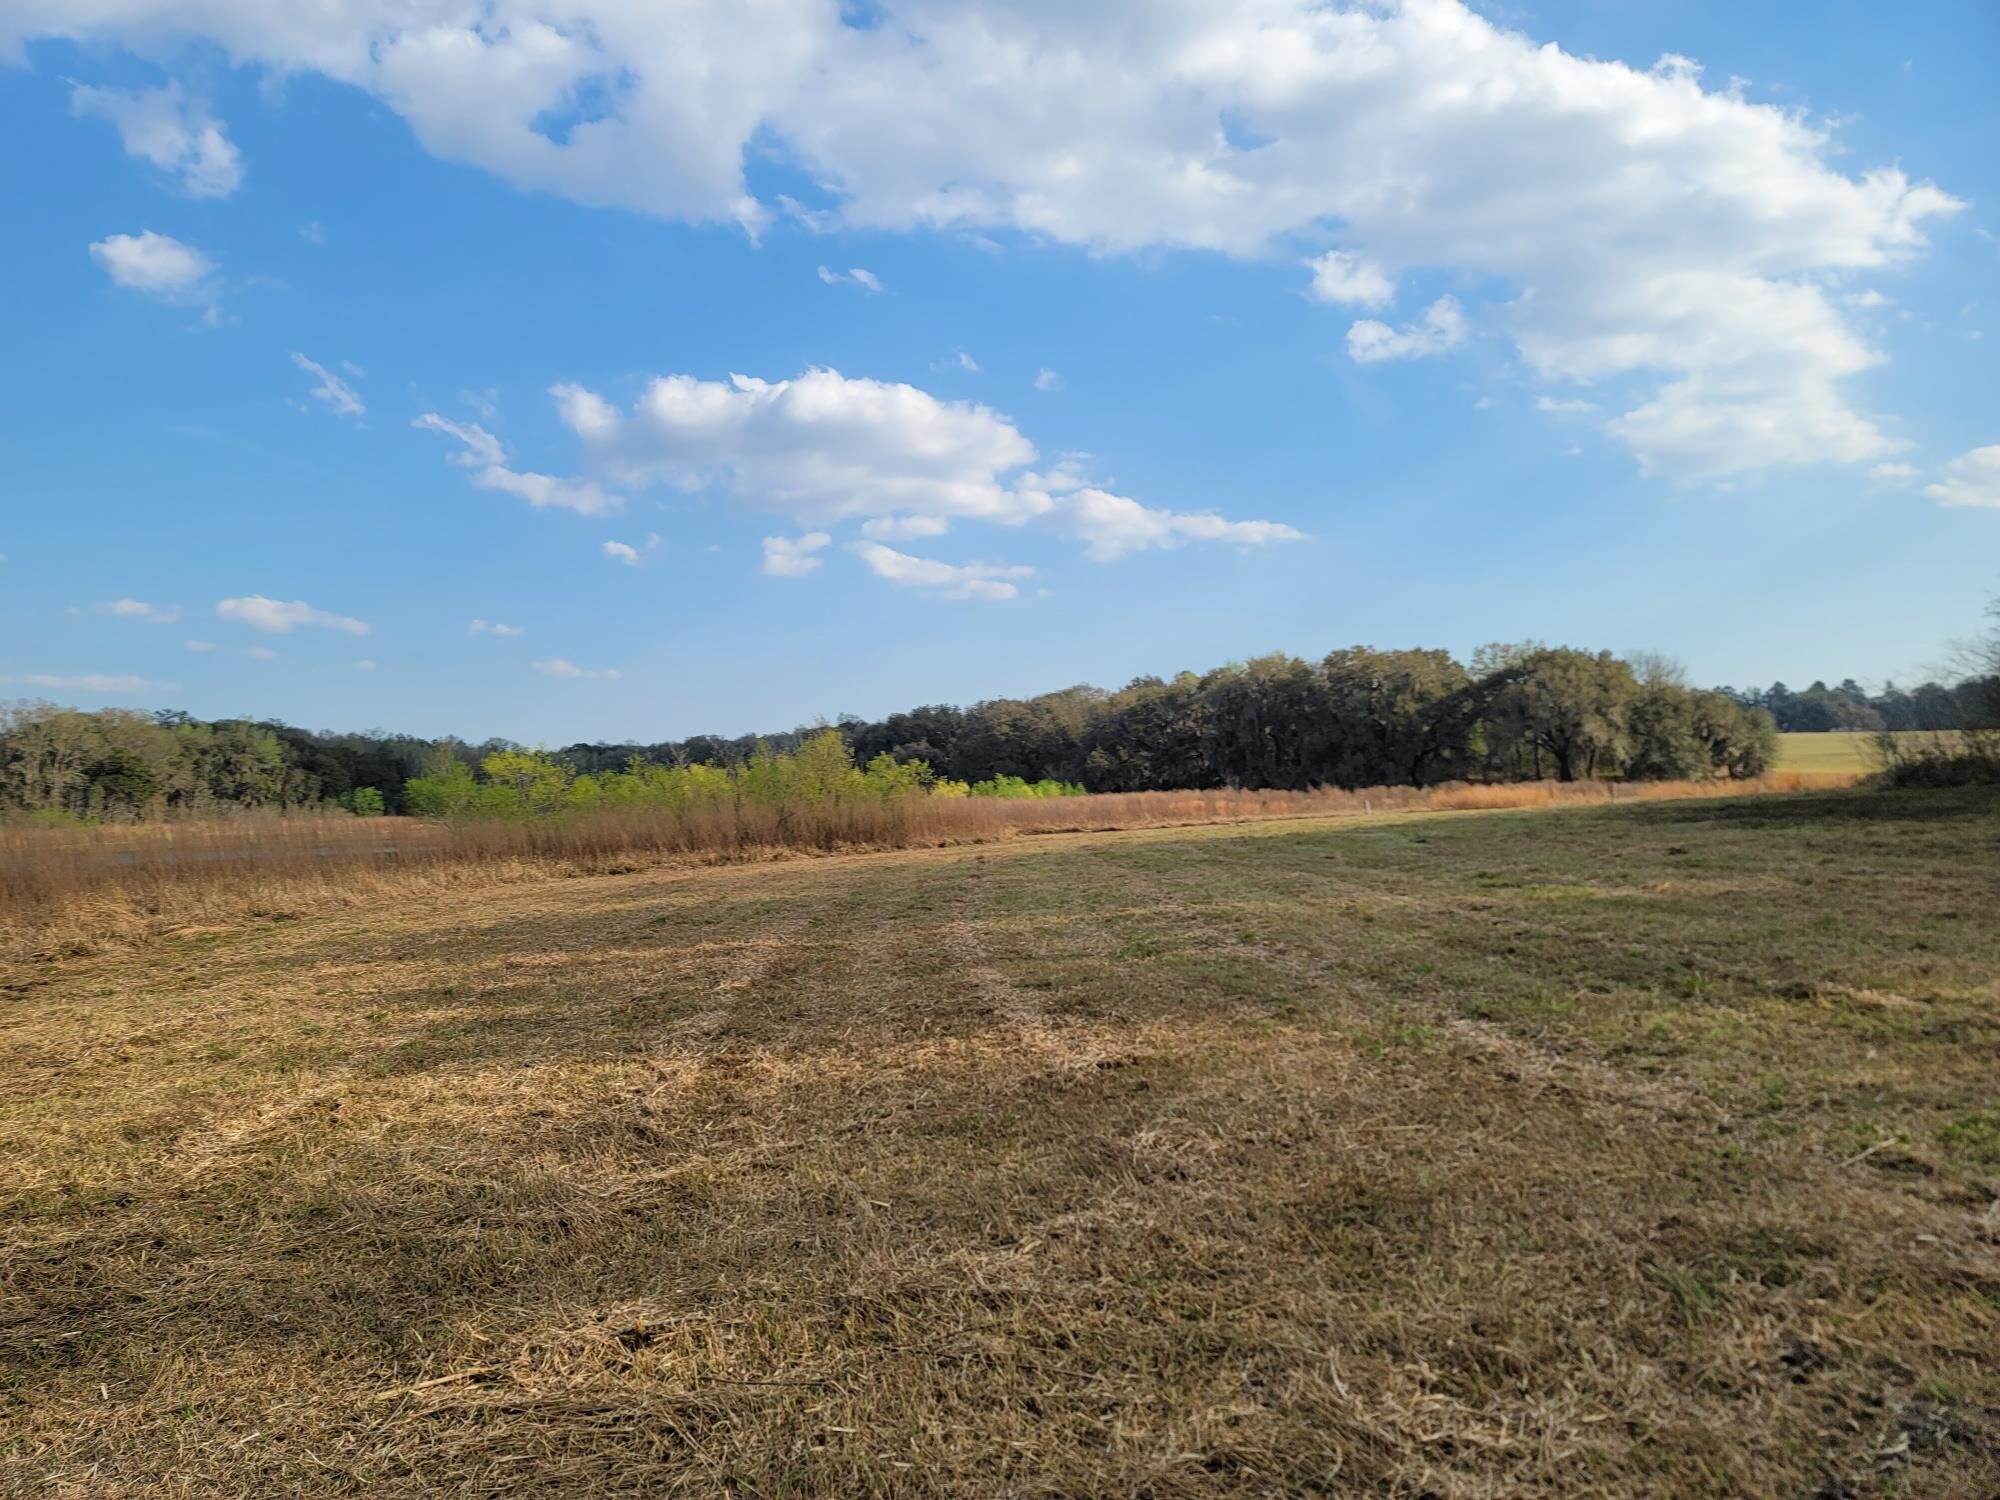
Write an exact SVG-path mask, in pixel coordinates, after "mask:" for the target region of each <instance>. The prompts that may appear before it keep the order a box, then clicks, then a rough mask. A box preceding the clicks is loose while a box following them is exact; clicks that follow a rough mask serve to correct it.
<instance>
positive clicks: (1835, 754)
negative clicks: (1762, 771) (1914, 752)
mask: <svg viewBox="0 0 2000 1500" xmlns="http://www.w3.org/2000/svg"><path fill="white" fill-rule="evenodd" d="M1880 738H1881V736H1879V735H1875V734H1861V733H1853V734H1850V733H1846V732H1835V733H1827V734H1781V735H1779V736H1778V764H1777V766H1776V768H1775V769H1776V770H1778V771H1779V772H1781V773H1783V772H1804V773H1807V774H1816V773H1817V774H1825V773H1837V772H1847V773H1850V774H1852V775H1856V776H1867V775H1872V774H1874V773H1875V772H1877V771H1879V770H1881V769H1882V754H1881V750H1880V748H1879V741H1880ZM1896 738H1897V740H1898V741H1899V742H1900V743H1901V744H1903V745H1904V746H1905V747H1906V749H1907V748H1908V747H1920V746H1925V745H1935V744H1938V743H1941V742H1942V743H1946V744H1950V745H1956V744H1958V743H1959V739H1958V736H1957V733H1956V731H1951V730H1943V731H1931V730H1912V731H1908V732H1899V733H1898V734H1897V736H1896Z"/></svg>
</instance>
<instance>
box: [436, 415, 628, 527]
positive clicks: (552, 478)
mask: <svg viewBox="0 0 2000 1500" xmlns="http://www.w3.org/2000/svg"><path fill="white" fill-rule="evenodd" d="M566 389H571V388H569V387H558V388H557V391H558V393H560V392H561V391H563V390H566ZM592 402H596V403H597V405H599V406H604V405H605V403H603V402H602V401H600V400H599V399H598V398H597V397H596V396H593V395H591V393H590V392H588V391H581V390H579V391H577V392H576V399H574V400H572V401H565V402H563V403H562V404H563V416H564V420H565V421H566V422H568V423H569V424H570V425H571V426H572V427H573V428H574V427H577V426H578V425H579V423H581V424H582V425H583V426H585V427H587V426H588V425H589V423H590V421H591V420H592V419H593V417H594V415H595V413H594V412H593V409H592V407H591V403H592ZM606 410H607V411H608V410H609V408H608V407H606ZM611 420H613V421H615V420H616V414H615V413H612V414H611ZM410 425H411V426H412V427H417V428H421V429H423V430H424V431H426V432H440V433H443V434H444V435H445V436H446V437H449V438H452V439H454V440H455V441H456V442H457V443H458V444H459V451H458V452H456V453H454V454H452V455H451V462H452V463H455V464H457V465H458V466H459V467H460V468H462V469H470V470H472V482H473V483H474V484H476V485H478V486H479V488H481V489H483V490H497V491H498V492H499V493H501V494H504V495H513V496H515V497H516V498H518V499H522V500H525V501H527V502H528V504H530V505H531V506H533V507H534V508H535V509H537V510H549V509H554V510H573V511H575V512H576V513H577V514H578V515H580V516H608V515H611V514H613V513H615V512H617V511H620V510H623V509H624V508H625V501H624V498H623V497H622V496H619V495H613V494H610V493H608V492H607V491H606V490H604V489H603V488H602V487H601V486H600V485H598V484H597V483H596V482H595V481H593V480H589V479H582V478H575V477H570V478H564V477H561V476H558V475H554V474H534V473H526V472H523V471H520V470H516V469H510V468H508V467H507V449H506V447H505V445H504V444H502V443H501V441H500V439H498V438H497V437H495V436H494V435H493V434H492V433H490V432H488V431H487V430H486V429H485V428H484V427H481V426H480V425H479V424H478V423H477V422H453V421H450V420H448V419H447V418H445V417H441V416H439V415H438V414H437V413H436V412H434V411H427V412H425V413H424V414H423V415H422V416H420V417H417V418H416V419H414V420H413V421H412V422H411V423H410Z"/></svg>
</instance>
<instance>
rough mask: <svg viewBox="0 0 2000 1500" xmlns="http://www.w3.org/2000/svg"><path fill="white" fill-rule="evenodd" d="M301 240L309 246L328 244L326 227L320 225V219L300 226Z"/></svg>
mask: <svg viewBox="0 0 2000 1500" xmlns="http://www.w3.org/2000/svg"><path fill="white" fill-rule="evenodd" d="M299 238H300V239H302V240H304V241H305V242H306V243H307V244H308V245H324V244H325V243H326V226H325V225H324V224H322V223H320V221H319V220H318V219H314V220H312V221H311V222H309V223H305V224H301V225H299Z"/></svg>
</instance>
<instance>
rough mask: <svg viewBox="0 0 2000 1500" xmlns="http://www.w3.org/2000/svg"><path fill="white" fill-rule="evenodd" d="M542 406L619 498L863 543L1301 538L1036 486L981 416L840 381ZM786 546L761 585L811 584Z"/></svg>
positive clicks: (1086, 486) (821, 377)
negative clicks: (847, 532)
mask: <svg viewBox="0 0 2000 1500" xmlns="http://www.w3.org/2000/svg"><path fill="white" fill-rule="evenodd" d="M553 395H554V396H555V398H556V402H557V407H558V409H559V411H560V412H561V413H562V415H563V419H564V421H565V422H567V423H568V425H569V426H570V428H571V429H572V430H573V431H574V432H575V433H576V434H577V436H578V437H579V438H581V439H582V440H583V442H584V447H585V452H586V454H587V455H588V456H589V459H590V463H591V465H592V466H593V467H596V468H598V469H601V470H605V471H608V472H609V473H611V474H612V475H613V476H615V477H616V479H617V480H618V482H620V483H621V484H624V485H627V486H631V487H634V488H637V487H640V486H644V485H649V484H666V485H670V486H672V487H674V488H675V489H678V490H681V491H683V492H692V491H697V490H702V489H708V488H720V489H723V490H725V491H726V492H728V493H730V494H732V495H734V496H735V497H736V498H737V499H738V500H739V501H741V502H743V503H744V504H747V505H750V506H753V507H756V508H758V509H761V510H769V511H776V512H779V513H782V514H785V515H788V516H790V517H791V518H793V519H794V520H795V521H797V522H798V523H799V524H800V525H803V526H808V527H816V528H818V527H825V526H828V525H830V524H833V523H836V522H842V521H850V520H860V521H862V522H863V525H862V532H863V535H865V536H867V537H869V538H870V539H871V540H875V541H893V540H898V539H903V538H909V537H923V536H937V535H941V534H942V533H943V532H944V531H946V530H947V529H948V528H949V527H950V525H951V524H952V523H953V522H954V521H980V522H988V523H993V524H998V525H1003V526H1016V525H1020V524H1023V523H1025V522H1029V521H1037V520H1039V521H1042V522H1044V523H1045V524H1047V525H1049V526H1051V527H1052V528H1054V529H1055V530H1058V531H1062V532H1066V533H1067V534H1069V535H1072V536H1076V537H1078V538H1080V539H1082V540H1083V541H1084V542H1085V543H1086V545H1087V549H1088V551H1089V554H1090V555H1091V556H1092V557H1094V558H1097V559H1100V560H1108V559H1110V558H1114V557H1118V556H1121V555H1123V554H1124V553H1126V552H1130V551H1133V550H1136V549H1138V548H1141V547H1168V546H1177V545H1180V544H1181V543H1183V542H1189V541H1223V542H1236V543H1241V544H1255V543H1262V542H1273V541H1286V540H1293V539H1296V538H1297V537H1298V536H1299V535H1300V533H1299V532H1298V531H1296V530H1294V529H1293V528H1292V527H1290V526H1286V525H1282V524H1280V523H1277V522H1271V521H1228V520H1224V519H1223V518H1221V517H1219V516H1213V515H1184V514H1179V513H1176V512H1171V511H1164V510H1154V509H1150V508H1148V507H1146V506H1144V505H1142V504H1140V503H1139V502H1138V501H1136V500H1130V499H1126V498H1125V497H1122V496H1118V495H1113V494H1110V493H1108V492H1107V491H1106V490H1104V489H1102V488H1100V487H1097V486H1094V485H1092V484H1090V483H1089V482H1088V481H1087V480H1086V479H1085V478H1084V477H1083V475H1082V474H1081V472H1080V471H1079V470H1078V469H1076V467H1075V466H1074V464H1073V463H1064V464H1059V465H1057V467H1056V468H1055V469H1054V470H1052V471H1051V472H1049V473H1047V474H1037V473H1035V472H1033V471H1030V470H1029V469H1028V468H1027V465H1029V464H1031V463H1033V462H1034V461H1035V459H1036V457H1037V453H1036V450H1035V446H1034V444H1032V443H1031V442H1029V441H1028V439H1027V438H1026V437H1024V436H1023V435H1022V434H1021V432H1020V430H1019V429H1018V428H1017V427H1015V425H1014V424H1013V422H1012V421H1010V420H1009V419H1008V418H1006V417H1004V416H1002V415H1000V414H999V413H998V412H996V411H994V410H993V409H992V408H990V407H987V406H982V405H979V404H976V403H973V402H966V401H943V400H940V399H938V398H937V397H935V396H933V395H931V394H930V393H929V392H927V391H922V390H919V389H917V388H916V387H915V386H910V385H902V384H894V383H890V382H885V381H878V380H865V379H849V378H848V377H846V376H844V375H842V374H840V373H839V372H838V371H837V370H809V371H807V372H806V373H805V374H804V375H801V376H799V377H797V378H796V379H793V380H778V381H767V380H759V379H754V378H752V377H750V376H746V375H732V376H731V377H730V378H729V380H728V381H727V382H722V381H708V380H700V379H697V378H696V377H694V376H692V375H668V376H662V377H661V378H659V379H657V380H655V381H653V383H652V384H651V385H650V386H648V387H647V389H646V391H645V392H644V394H643V395H641V397H640V398H639V400H638V402H637V403H636V405H635V406H634V407H633V409H632V410H631V411H630V412H629V413H621V412H620V411H619V410H618V409H617V408H616V407H614V406H612V405H611V403H610V402H608V401H606V400H604V399H603V398H602V397H600V396H598V395H596V394H595V393H594V392H591V391H587V390H584V389H582V388H581V387H578V386H572V385H563V386H557V387H555V389H554V391H553ZM813 534H814V535H818V534H820V533H819V532H818V531H815V532H814V533H813ZM774 541H775V542H776V543H777V544H778V546H779V551H778V552H777V553H776V554H774V553H773V551H772V545H773V542H774ZM789 545H790V544H789V543H787V542H785V541H784V539H782V538H776V539H767V541H766V543H765V565H764V566H765V571H766V572H769V573H775V574H777V575H779V576H798V575H799V574H801V573H804V572H810V571H811V568H810V567H808V566H804V565H803V564H802V560H801V559H800V558H799V557H797V556H795V555H794V554H792V553H791V552H789V551H786V550H784V549H785V548H786V547H788V546H789ZM883 550H884V551H885V552H886V551H888V550H889V549H886V548H885V549H883ZM804 561H810V562H814V563H816V561H817V560H816V559H805V560H804ZM774 562H775V565H774ZM878 571H879V570H878ZM884 576H887V575H886V574H885V575H884Z"/></svg>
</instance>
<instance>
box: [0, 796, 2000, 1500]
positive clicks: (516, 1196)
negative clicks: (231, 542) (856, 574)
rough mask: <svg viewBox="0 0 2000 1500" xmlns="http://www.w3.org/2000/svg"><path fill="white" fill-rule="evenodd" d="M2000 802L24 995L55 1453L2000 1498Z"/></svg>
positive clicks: (914, 902)
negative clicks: (1999, 1085)
mask: <svg viewBox="0 0 2000 1500" xmlns="http://www.w3.org/2000/svg"><path fill="white" fill-rule="evenodd" d="M1996 820H2000V798H1996V795H1995V794H1993V793H1990V792H1963V793H1897V794H1880V795H1856V794H1844V795H1841V796H1821V797H1812V796H1807V797H1788V798H1761V799H1760V798H1741V799H1733V800H1713V801H1699V802H1687V801H1682V802H1667V803H1656V804H1654V803H1649V804H1647V805H1645V806H1635V807H1631V808H1623V809H1608V808H1594V807H1593V808H1584V807H1568V808H1558V809H1557V810H1555V811H1554V812H1550V813H1545V814H1537V815H1535V816H1532V817H1530V816H1526V815H1512V814H1499V815H1495V816H1488V817H1476V818H1461V817H1443V816H1408V817H1393V818H1376V819H1373V820H1370V821H1362V820H1359V819H1355V820H1347V821H1322V822H1280V821H1269V822H1262V823H1254V824H1241V825H1233V826H1230V825H1223V826H1215V827H1208V828H1198V829H1175V830H1155V831H1142V832H1135V833H1119V834H1078V835H1055V836H1050V837H1045V838H1036V839H1021V840H1013V841H1010V842H1006V843H999V844H993V845H989V846H987V847H984V848H980V849H945V850H923V851H907V852H901V853H889V854H882V855H874V856H869V857H866V858H846V857H840V856H835V857H830V858H825V859H819V860H810V861H803V860H802V861H793V862H789V863H785V864H779V865H759V866H750V865H739V866H735V867H729V868H717V869H679V870H675V869H648V870H643V871H637V872H634V873H631V874H626V875H620V876H595V877H581V878H577V879H573V880H568V881H563V882H546V881H538V882H534V883H524V884H518V885H514V886H491V887H487V888H484V889H481V890H478V891H476V892H467V891H442V892H428V891H425V890H423V889H421V887H411V886H405V887H400V888H398V889H396V890H394V891H392V892H385V893H383V894H381V895H379V896H377V897H374V898H371V899H369V900H367V901H365V902H362V903H359V904H357V905H355V906H354V907H352V908H351V909H348V910H343V911H333V912H328V913H325V914H322V915H320V916H316V917H313V918H310V919H307V920H302V921H298V922H294V923H288V924H285V925H283V926H279V927H270V928H264V929H261V930H258V931H254V932H249V933H238V934H235V935H229V936H190V937H185V938H180V939H175V940H172V941H170V942H168V943H166V944H164V945H162V946H160V947H158V948H156V949H153V950H151V951H149V952H148V953H146V954H145V955H143V956H137V957H135V956H131V955H119V954H112V955H107V956H102V957H97V958H91V959H86V960H79V961H74V962H70V963H65V964H62V965H42V966H37V967H32V968H22V969H18V970H16V971H15V976H14V978H13V979H12V980H11V981H8V980H6V979H4V978H0V1493H4V1494H8V1495H22V1496H36V1497H40V1496H56V1497H62V1496H89V1497H92V1500H99V1497H101V1500H125V1497H140V1496H144V1497H149V1500H150V1497H155V1496H160V1497H168V1500H177V1497H184V1496H185V1497H191V1496H204V1497H205V1496H211V1495H224V1496H259V1497H262V1496H273V1495H313V1496H322V1495H333V1496H345V1495H353V1496H362V1495H367V1496H371V1497H372V1496H404V1495H408V1496H416V1495H434V1494H471V1495H497V1494H508V1495H590V1496H639V1495H647V1496H653V1495H667V1496H680V1495H686V1496H711V1495H742V1496H816V1495H835V1494H841V1495H845V1494H869V1495H887V1496H919V1495H969V1496H986V1495H992V1496H999V1495H1010V1496H1011V1495H1147V1496H1152V1497H1156V1500H1182V1497H1187V1500H1194V1497H1211V1496H1213V1497H1221V1496H1236V1495H1308V1494H1312V1495H1344V1494H1383V1495H1402V1496H1418V1495H1432V1496H1437V1497H1440V1500H1474V1497H1500V1496H1508V1497H1513V1496H1527V1497H1533V1496H1564V1497H1568V1496H1606V1497H1609V1496H1617V1497H1628V1496H1675V1497H1678V1496H1686V1495H1714V1496H1737V1495H1744V1496H1753V1495H1754V1496H1765V1495H1771V1496H1809V1495H1818V1496H1825V1497H1831V1496H1863V1495H1866V1496H1876V1495H1882V1496H1889V1495H1925V1496H1940V1497H1950V1496H1956V1497H1965V1500H1982V1497H1986V1496H1990V1495H1993V1494H1995V1493H1996V1492H2000V1373H1996V1371H2000V1361H1996V1360H1995V1358H1994V1355H1995V1352H1996V1350H2000V1208H1996V1206H1995V1205H1996V1202H2000V1113H1996V1111H2000V1099H1996V1098H1995V1095H1994V1079H1995V1077H1996V1076H2000V1018H1997V1017H2000V981H1996V975H2000V923H1996V921H1995V920H1994V913H1995V912H1996V911H2000V865H1996V864H1995V862H1994V861H1993V860H1992V859H1991V857H1990V856H1991V850H1992V835H1993V829H1994V827H1995V826H1996Z"/></svg>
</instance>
